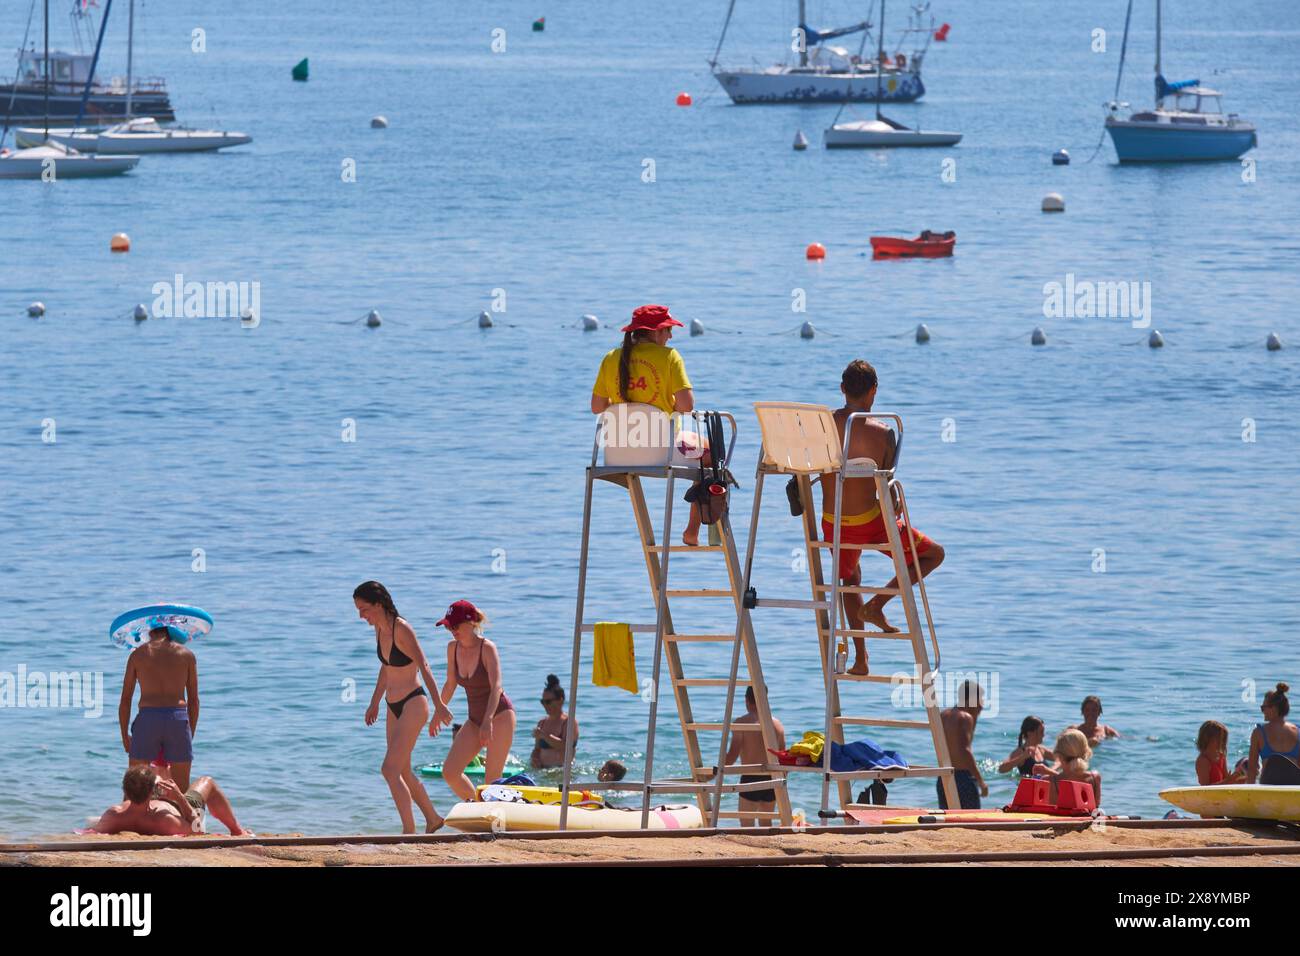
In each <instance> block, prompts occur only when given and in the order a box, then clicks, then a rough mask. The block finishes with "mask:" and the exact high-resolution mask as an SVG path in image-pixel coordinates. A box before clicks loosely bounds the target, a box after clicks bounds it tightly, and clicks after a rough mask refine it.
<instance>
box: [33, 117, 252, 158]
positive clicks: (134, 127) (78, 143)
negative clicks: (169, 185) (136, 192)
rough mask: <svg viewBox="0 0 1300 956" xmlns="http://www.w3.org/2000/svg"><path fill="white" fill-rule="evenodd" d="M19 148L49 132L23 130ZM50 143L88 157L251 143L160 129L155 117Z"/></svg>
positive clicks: (231, 136)
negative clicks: (86, 154)
mask: <svg viewBox="0 0 1300 956" xmlns="http://www.w3.org/2000/svg"><path fill="white" fill-rule="evenodd" d="M15 139H16V140H17V142H18V145H19V146H35V145H37V144H38V143H43V142H45V139H46V136H45V132H44V131H43V130H40V129H31V128H22V129H19V130H17V131H16V133H15ZM49 139H50V140H51V141H53V142H58V143H62V144H63V145H65V146H70V147H72V148H73V149H77V150H80V151H82V152H84V153H99V154H101V155H116V154H122V153H197V152H206V151H211V150H217V149H225V148H226V147H228V146H242V145H244V144H245V143H251V142H252V141H253V137H251V136H249V135H248V134H247V133H234V132H229V133H228V132H225V131H223V130H216V129H191V128H189V127H185V126H168V127H164V126H160V125H159V124H158V121H157V120H156V119H154V118H153V117H151V116H140V117H137V118H136V119H133V120H128V121H127V122H125V123H118V124H116V125H114V126H110V127H108V128H107V129H96V128H93V127H78V128H76V129H59V130H51V131H50V133H49Z"/></svg>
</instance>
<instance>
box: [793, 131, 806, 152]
mask: <svg viewBox="0 0 1300 956" xmlns="http://www.w3.org/2000/svg"><path fill="white" fill-rule="evenodd" d="M794 148H795V149H797V150H799V151H800V152H802V151H803V150H805V149H807V148H808V137H807V136H805V135H804V134H803V130H801V129H800V130H795V133H794Z"/></svg>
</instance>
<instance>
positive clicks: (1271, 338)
mask: <svg viewBox="0 0 1300 956" xmlns="http://www.w3.org/2000/svg"><path fill="white" fill-rule="evenodd" d="M1264 346H1265V347H1266V348H1267V349H1268V350H1269V351H1270V352H1276V351H1277V350H1278V349H1280V348H1281V347H1282V336H1280V335H1278V334H1277V333H1276V332H1270V333H1268V338H1267V339H1266V340H1265V342H1264Z"/></svg>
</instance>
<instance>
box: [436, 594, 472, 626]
mask: <svg viewBox="0 0 1300 956" xmlns="http://www.w3.org/2000/svg"><path fill="white" fill-rule="evenodd" d="M482 619H483V615H482V614H481V613H479V609H478V608H476V607H475V606H474V605H473V604H470V603H469V601H453V602H452V604H451V607H449V608H447V613H446V614H444V615H443V617H442V620H441V621H439V622H438V626H439V627H445V628H447V629H448V630H449V631H454V630H456V628H458V627H460V626H461V625H462V624H464V623H465V622H466V621H474V622H478V621H480V620H482Z"/></svg>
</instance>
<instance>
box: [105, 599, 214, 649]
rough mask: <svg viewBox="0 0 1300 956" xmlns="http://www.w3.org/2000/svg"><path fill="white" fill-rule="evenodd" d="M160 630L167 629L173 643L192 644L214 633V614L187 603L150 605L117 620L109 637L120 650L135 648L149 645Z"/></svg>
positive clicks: (115, 619)
mask: <svg viewBox="0 0 1300 956" xmlns="http://www.w3.org/2000/svg"><path fill="white" fill-rule="evenodd" d="M156 627H165V628H167V632H168V633H169V634H170V635H171V638H172V640H174V641H176V642H177V643H179V644H188V643H189V642H190V641H193V640H196V639H198V638H200V637H202V636H203V635H204V634H207V633H209V632H210V631H211V630H212V615H210V614H209V613H208V612H207V611H205V610H203V609H202V608H197V607H190V606H189V605H186V604H150V605H148V606H146V607H138V608H135V609H134V610H131V611H126V612H125V613H123V614H119V615H118V616H117V617H115V618H114V619H113V623H112V624H110V625H109V626H108V638H109V640H110V641H112V642H113V643H114V644H116V645H117V646H118V647H127V648H135V647H139V646H140V645H141V644H144V643H145V642H147V641H148V640H149V632H150V631H151V630H153V629H154V628H156Z"/></svg>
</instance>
